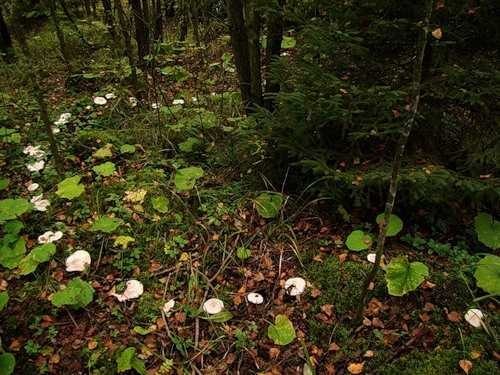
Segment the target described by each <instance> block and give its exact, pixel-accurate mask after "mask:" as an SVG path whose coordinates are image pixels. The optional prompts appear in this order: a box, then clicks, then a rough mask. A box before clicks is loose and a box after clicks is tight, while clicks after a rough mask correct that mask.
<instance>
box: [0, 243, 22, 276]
mask: <svg viewBox="0 0 500 375" xmlns="http://www.w3.org/2000/svg"><path fill="white" fill-rule="evenodd" d="M25 253H26V241H24V239H23V238H19V239H17V241H16V242H15V244H14V246H13V247H12V248H11V247H10V246H9V245H7V244H4V245H3V246H2V245H0V264H1V265H2V266H3V267H5V268H8V269H13V268H16V267H17V266H18V265H19V262H20V261H21V259H23V257H24V254H25Z"/></svg>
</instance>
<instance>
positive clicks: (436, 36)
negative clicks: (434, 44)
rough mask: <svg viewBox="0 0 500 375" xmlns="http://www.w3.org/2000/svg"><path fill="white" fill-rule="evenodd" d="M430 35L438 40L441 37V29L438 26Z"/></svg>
mask: <svg viewBox="0 0 500 375" xmlns="http://www.w3.org/2000/svg"><path fill="white" fill-rule="evenodd" d="M432 36H433V37H434V38H436V39H437V40H440V39H441V38H442V37H443V30H441V28H440V27H438V28H437V29H435V30H434V31H433V32H432Z"/></svg>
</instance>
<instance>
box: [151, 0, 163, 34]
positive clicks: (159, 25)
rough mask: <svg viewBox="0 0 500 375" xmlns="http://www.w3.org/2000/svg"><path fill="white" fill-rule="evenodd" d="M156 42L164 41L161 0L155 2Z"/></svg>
mask: <svg viewBox="0 0 500 375" xmlns="http://www.w3.org/2000/svg"><path fill="white" fill-rule="evenodd" d="M153 3H154V12H153V13H154V20H155V22H154V33H153V38H154V40H159V41H161V40H163V13H162V6H161V0H154V2H153Z"/></svg>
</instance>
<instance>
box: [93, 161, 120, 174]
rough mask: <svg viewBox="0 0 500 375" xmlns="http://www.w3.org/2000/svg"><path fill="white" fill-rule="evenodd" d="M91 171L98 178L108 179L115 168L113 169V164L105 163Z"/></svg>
mask: <svg viewBox="0 0 500 375" xmlns="http://www.w3.org/2000/svg"><path fill="white" fill-rule="evenodd" d="M92 170H93V171H94V172H95V173H97V174H98V175H99V176H103V177H108V176H111V175H112V174H113V173H115V171H116V168H115V163H113V162H111V161H107V162H106V163H102V164H99V165H96V166H95V167H93V168H92Z"/></svg>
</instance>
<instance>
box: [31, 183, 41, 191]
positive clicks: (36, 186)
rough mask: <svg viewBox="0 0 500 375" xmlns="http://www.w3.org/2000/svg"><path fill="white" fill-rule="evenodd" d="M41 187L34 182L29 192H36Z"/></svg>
mask: <svg viewBox="0 0 500 375" xmlns="http://www.w3.org/2000/svg"><path fill="white" fill-rule="evenodd" d="M39 187H40V185H38V184H37V183H36V182H33V183H31V184H29V185H28V191H35V190H36V189H38V188H39Z"/></svg>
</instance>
